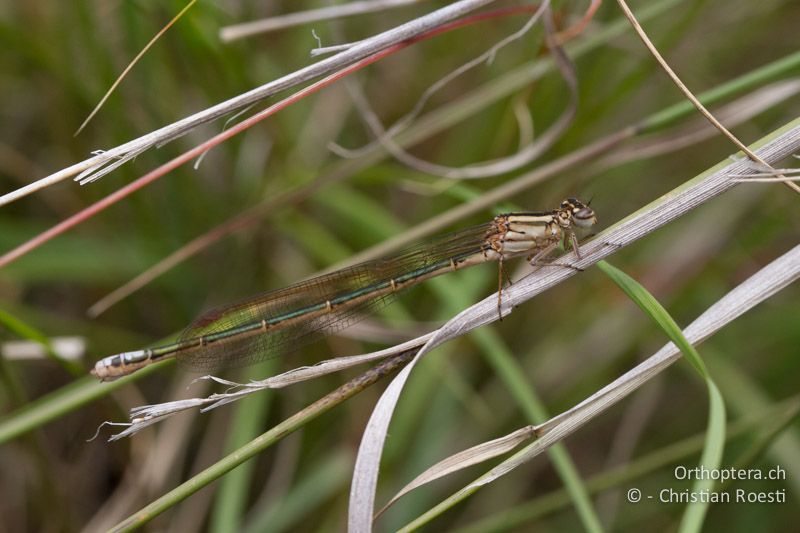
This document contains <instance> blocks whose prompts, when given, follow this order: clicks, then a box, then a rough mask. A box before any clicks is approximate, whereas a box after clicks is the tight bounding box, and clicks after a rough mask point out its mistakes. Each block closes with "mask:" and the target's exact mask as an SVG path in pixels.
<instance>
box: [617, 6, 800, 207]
mask: <svg viewBox="0 0 800 533" xmlns="http://www.w3.org/2000/svg"><path fill="white" fill-rule="evenodd" d="M617 3H619V6H620V7H621V8H622V11H623V13H625V16H626V17H627V18H628V20H629V21H630V22H631V24H632V25H633V28H634V29H635V30H636V33H637V34H638V35H639V38H641V40H642V42H643V43H644V44H645V46H646V47H647V49H648V50H649V51H650V53H651V54H653V57H654V58H655V59H656V61H658V64H659V65H660V66H661V68H662V69H664V72H666V73H667V75H669V77H670V78H671V79H672V81H673V82H674V83H675V85H677V86H678V88H679V89H680V90H681V92H682V93H683V94H684V95H685V96H686V98H688V99H689V101H691V102H692V105H694V106H695V107H696V108H697V110H698V111H700V113H702V115H703V116H704V117H706V119H708V121H709V122H711V124H713V125H714V127H715V128H717V129H718V130H719V131H720V132H721V133H722V134H723V135H725V137H727V138H728V139H729V140H730V141H731V142H732V143H733V144H734V145H736V147H737V148H738V149H739V150H741V151H742V152H744V153H745V154H746V155H747V157H749V158H750V159H752V160H753V161H755V162H757V163H761V164H764V165H766V164H767V163H766V161H764V160H763V159H761V158H759V157H758V155H757V154H755V153H754V152H752V151H750V149H749V148H747V146H746V145H745V144H744V143H742V141H740V140H739V139H738V138H737V137H736V136H735V135H734V134H733V133H731V132H730V131H729V130H728V129H727V128H726V127H725V126H723V125H722V123H720V122H719V120H717V119H716V117H714V115H712V114H711V112H709V111H708V109H706V106H704V105H703V104H702V103H700V100H698V99H697V97H696V96H695V95H694V94H693V93H692V91H690V90H689V88H688V87H687V86H686V85H685V84H684V83H683V81H681V79H680V78H679V77H678V75H677V74H676V73H675V71H674V70H672V67H670V66H669V64H668V63H667V62H666V61H665V60H664V58H663V57H662V56H661V54H660V53H659V51H658V49H657V48H656V47H655V45H654V44H653V42H652V41H651V40H650V38H649V37H648V36H647V33H645V31H644V29H643V28H642V26H641V24H639V21H638V20H636V17H635V16H634V15H633V12H632V11H631V10H630V8H629V7H628V5H627V4H626V3H625V0H617ZM784 183H785V184H786V186H787V187H789V188H790V189H792V190H793V191H795V192H796V193H800V186H798V185H796V184H794V183H792V182H790V181H785V182H784Z"/></svg>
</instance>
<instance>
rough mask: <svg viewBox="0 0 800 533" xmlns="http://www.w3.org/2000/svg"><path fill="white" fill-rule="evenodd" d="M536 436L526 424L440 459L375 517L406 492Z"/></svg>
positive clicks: (531, 427)
mask: <svg viewBox="0 0 800 533" xmlns="http://www.w3.org/2000/svg"><path fill="white" fill-rule="evenodd" d="M534 436H536V431H535V429H534V427H533V426H525V427H523V428H520V429H518V430H516V431H515V432H513V433H509V434H508V435H506V436H504V437H500V438H499V439H494V440H490V441H488V442H484V443H482V444H478V445H477V446H473V447H472V448H468V449H466V450H464V451H462V452H458V453H456V454H453V455H451V456H450V457H448V458H446V459H444V460H442V461H439V462H438V463H436V464H435V465H433V466H432V467H430V468H429V469H427V470H426V471H425V472H423V473H422V474H420V475H419V476H417V477H416V478H414V480H413V481H412V482H411V483H409V484H408V485H406V486H405V487H403V488H402V489H401V490H400V492H398V493H397V494H395V495H394V497H393V498H392V499H391V500H389V502H388V503H387V504H386V505H384V506H383V508H382V509H381V510H380V511H378V512H377V514H376V515H375V518H377V517H378V516H380V515H381V514H382V513H383V512H384V511H385V510H386V509H388V508H389V507H390V506H391V505H392V504H393V503H394V502H396V501H397V500H398V499H400V498H401V497H402V496H404V495H405V494H407V493H409V492H411V491H412V490H414V489H416V488H418V487H421V486H422V485H425V484H427V483H430V482H431V481H434V480H436V479H439V478H441V477H444V476H447V475H449V474H452V473H454V472H458V471H459V470H463V469H465V468H467V467H470V466H473V465H476V464H478V463H482V462H484V461H488V460H489V459H493V458H495V457H497V456H499V455H503V454H504V453H507V452H510V451H511V450H513V449H514V448H516V447H517V446H519V445H520V443H522V442H525V441H526V440H528V439H530V438H532V437H534Z"/></svg>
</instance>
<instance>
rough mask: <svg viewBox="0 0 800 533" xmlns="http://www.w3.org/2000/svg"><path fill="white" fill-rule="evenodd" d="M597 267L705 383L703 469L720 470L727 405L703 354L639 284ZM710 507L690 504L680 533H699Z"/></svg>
mask: <svg viewBox="0 0 800 533" xmlns="http://www.w3.org/2000/svg"><path fill="white" fill-rule="evenodd" d="M597 266H598V267H599V268H600V270H601V271H603V273H605V274H606V275H607V276H608V277H609V278H611V280H612V281H614V283H616V284H617V286H618V287H619V288H620V289H622V291H623V292H624V293H625V294H627V295H628V297H629V298H630V299H631V300H633V302H634V303H636V305H638V306H639V308H640V309H641V310H642V311H643V312H644V314H645V315H646V316H647V317H648V318H650V319H651V320H652V321H653V322H654V323H655V324H656V325H657V326H658V327H659V328H661V330H662V331H663V332H664V333H665V334H666V335H667V337H669V339H670V340H671V341H672V342H673V343H675V345H676V346H677V347H678V348H679V349H680V350H681V352H682V353H683V355H684V357H686V359H687V360H688V361H689V362H690V363H691V364H692V366H693V367H694V368H695V370H697V372H698V373H699V374H700V376H701V377H702V378H703V379H704V380H705V382H706V386H707V387H708V396H709V406H708V428H707V430H706V443H705V446H704V448H703V454H702V456H701V458H700V465H701V466H703V467H705V468H707V469H709V470H715V469H717V468H719V467H720V465H721V463H722V454H723V451H724V449H725V402H724V400H723V399H722V394H720V392H719V389H718V388H717V386H716V384H715V383H714V381H713V380H712V379H711V377H710V375H709V374H708V371H707V370H706V366H705V363H703V360H702V359H701V358H700V354H698V353H697V351H696V350H695V349H694V346H692V345H691V343H690V342H689V341H688V340H686V337H684V336H683V332H682V331H681V328H680V326H678V324H677V323H676V322H675V320H674V319H673V318H672V317H671V316H670V315H669V313H668V312H667V310H666V309H664V307H663V306H662V305H661V304H660V303H659V302H658V300H656V299H655V297H654V296H653V295H652V294H650V293H649V292H648V291H647V289H645V288H644V287H643V286H642V285H641V284H640V283H639V282H637V281H636V280H634V279H633V278H632V277H630V276H628V275H627V274H625V273H624V272H622V271H621V270H619V269H618V268H616V267H614V266H612V265H611V264H610V263H608V262H606V261H600V262H598V263H597ZM713 486H714V481H713V480H712V479H697V480H696V481H695V483H694V484H693V485H692V492H693V493H695V494H700V493H701V492H704V491H710V490H711V489H712V488H713ZM708 505H709V504H708V502H693V503H690V504H689V506H688V507H687V509H686V511H685V512H684V515H683V518H682V519H681V524H680V531H681V532H693V531H700V529H701V528H702V526H703V520H704V518H705V515H706V513H707V512H708Z"/></svg>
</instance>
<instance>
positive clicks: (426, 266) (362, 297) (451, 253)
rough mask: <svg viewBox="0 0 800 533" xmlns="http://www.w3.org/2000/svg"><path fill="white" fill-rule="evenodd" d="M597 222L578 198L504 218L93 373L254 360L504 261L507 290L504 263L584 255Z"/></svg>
mask: <svg viewBox="0 0 800 533" xmlns="http://www.w3.org/2000/svg"><path fill="white" fill-rule="evenodd" d="M596 222H597V218H596V217H595V213H594V211H593V210H592V209H591V208H590V207H589V206H588V205H586V204H584V203H583V202H581V201H580V200H577V199H575V198H568V199H566V200H564V201H563V202H561V205H560V206H559V208H558V209H554V210H553V211H542V212H523V213H508V214H505V215H498V216H496V217H494V219H493V220H492V221H491V222H488V223H486V224H482V225H480V226H475V227H472V228H468V229H464V230H461V231H458V232H456V233H453V234H450V235H446V236H444V237H440V238H439V239H437V240H434V241H432V242H428V243H426V244H424V245H421V246H417V247H415V248H411V249H409V250H406V251H405V252H403V253H401V254H400V255H398V256H396V257H392V258H389V259H379V260H376V261H367V262H365V263H360V264H358V265H355V266H352V267H349V268H345V269H342V270H339V271H336V272H333V273H331V274H325V275H323V276H319V277H316V278H312V279H309V280H307V281H303V282H300V283H297V284H295V285H291V286H289V287H286V288H285V289H279V290H276V291H270V292H265V293H262V294H259V295H256V296H253V297H251V298H248V299H246V300H244V301H241V302H238V303H235V304H232V305H228V306H224V307H220V308H217V309H214V310H212V311H210V312H208V313H206V314H204V315H202V316H201V317H199V318H198V319H196V320H195V321H194V322H193V323H192V324H191V325H190V326H189V327H188V328H187V329H186V330H185V331H184V332H183V334H182V335H181V336H180V338H179V340H178V341H177V342H175V343H172V344H168V345H164V346H159V347H156V348H146V349H144V350H137V351H134V352H125V353H121V354H117V355H112V356H109V357H106V358H105V359H102V360H100V361H98V362H97V364H96V365H95V367H94V369H93V370H92V373H93V374H94V375H95V376H97V377H98V378H100V379H101V380H104V381H107V380H112V379H116V378H118V377H121V376H124V375H127V374H130V373H132V372H134V371H136V370H138V369H140V368H142V367H145V366H147V365H149V364H151V363H155V362H158V361H162V360H164V359H168V358H171V357H175V358H177V359H178V361H179V362H182V363H185V364H187V365H188V366H189V367H192V368H194V369H197V370H201V371H209V370H214V369H220V368H228V367H235V366H244V365H248V364H253V363H255V362H257V361H260V360H263V359H266V358H268V357H271V356H273V355H277V354H279V353H285V352H288V351H292V350H296V349H297V348H299V347H301V346H303V345H305V344H308V343H309V342H312V341H314V340H317V339H319V338H321V337H323V336H325V335H329V334H331V333H334V332H336V331H340V330H342V329H344V328H346V327H348V326H350V325H352V324H354V323H355V322H357V321H359V320H360V319H361V318H362V317H363V316H364V315H365V313H366V312H367V311H375V310H376V309H378V308H380V307H382V306H384V305H386V304H387V303H389V302H390V301H391V300H392V299H393V297H394V296H395V294H397V293H398V292H399V291H401V290H403V289H406V288H408V287H411V286H412V285H416V284H417V283H420V282H421V281H424V280H426V279H429V278H432V277H434V276H438V275H440V274H444V273H446V272H452V271H454V270H459V269H462V268H465V267H468V266H471V265H476V264H478V263H484V262H487V261H499V262H500V276H499V279H500V285H501V288H502V279H503V277H502V266H503V261H505V260H506V259H510V258H512V257H517V256H522V255H525V256H527V258H528V260H529V261H530V262H531V263H532V264H539V263H541V261H542V259H544V258H546V257H547V256H548V255H550V254H551V253H552V252H553V250H554V249H555V248H556V246H558V244H559V243H561V242H564V245H565V246H566V244H567V242H569V243H570V244H571V245H572V247H573V249H574V250H575V252H576V253H579V252H578V239H577V236H576V234H575V230H576V228H589V227H591V226H592V225H593V224H595V223H596ZM579 257H580V256H579ZM501 294H502V292H501ZM498 305H499V302H498Z"/></svg>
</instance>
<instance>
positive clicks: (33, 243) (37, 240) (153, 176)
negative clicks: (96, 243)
mask: <svg viewBox="0 0 800 533" xmlns="http://www.w3.org/2000/svg"><path fill="white" fill-rule="evenodd" d="M534 10H535V8H534V7H533V6H521V7H512V8H505V9H497V10H494V11H487V12H485V13H479V14H476V15H472V16H469V17H464V18H462V19H459V20H455V21H453V22H449V23H447V24H443V25H441V26H439V27H438V28H435V29H433V30H430V31H428V32H426V33H423V34H421V35H418V36H416V37H414V38H412V39H409V40H407V41H404V42H402V43H397V44H395V45H393V46H390V47H389V48H386V49H385V50H381V51H380V52H377V53H375V54H373V55H371V56H369V57H365V58H364V59H361V60H360V61H356V62H355V63H353V64H352V65H349V66H347V67H345V68H343V69H342V70H340V71H338V72H335V73H333V74H330V75H329V76H326V77H325V78H323V79H321V80H319V81H317V82H314V83H312V84H311V85H309V86H307V87H304V88H303V89H300V90H299V91H297V92H296V93H294V94H292V95H291V96H289V97H287V98H285V99H283V100H281V101H280V102H277V103H276V104H273V105H271V106H269V107H268V108H266V109H264V110H263V111H260V112H258V113H256V114H255V115H253V116H251V117H248V118H247V119H245V120H243V121H241V122H239V123H238V124H236V125H235V126H233V127H231V128H230V129H227V130H225V131H223V132H222V133H219V134H218V135H215V136H214V137H212V138H210V139H209V140H207V141H205V142H204V143H202V144H199V145H198V146H195V147H194V148H192V149H191V150H189V151H187V152H184V153H183V154H181V155H179V156H178V157H176V158H174V159H172V160H171V161H168V162H167V163H164V164H163V165H161V166H160V167H157V168H155V169H154V170H151V171H150V172H148V173H147V174H145V175H144V176H142V177H140V178H138V179H136V180H135V181H132V182H131V183H129V184H128V185H126V186H124V187H122V188H121V189H118V190H117V191H115V192H113V193H111V194H109V195H108V196H106V197H105V198H103V199H102V200H99V201H97V202H95V203H94V204H92V205H90V206H89V207H87V208H86V209H83V210H82V211H79V212H77V213H75V214H74V215H72V216H71V217H69V218H67V219H65V220H63V221H61V222H60V223H58V224H56V225H55V226H53V227H52V228H50V229H48V230H47V231H44V232H42V233H40V234H39V235H37V236H36V237H34V238H32V239H30V240H29V241H27V242H25V243H23V244H21V245H20V246H18V247H16V248H14V249H13V250H10V251H9V252H6V253H5V254H4V255H3V256H2V257H0V268H2V267H5V266H7V265H9V264H10V263H12V262H14V261H16V260H17V259H19V258H20V257H22V256H23V255H25V254H27V253H28V252H30V251H31V250H34V249H36V248H38V247H39V246H41V245H42V244H44V243H46V242H47V241H49V240H50V239H52V238H54V237H57V236H58V235H61V234H62V233H64V232H65V231H67V230H68V229H70V228H72V227H74V226H76V225H78V224H80V223H81V222H83V221H85V220H87V219H89V218H91V217H93V216H94V215H96V214H97V213H99V212H100V211H102V210H104V209H106V208H107V207H110V206H112V205H113V204H115V203H116V202H118V201H120V200H122V199H124V198H125V197H127V196H128V195H130V194H132V193H134V192H136V191H138V190H139V189H141V188H143V187H145V186H147V185H149V184H150V183H152V182H154V181H156V180H157V179H159V178H161V177H162V176H164V175H165V174H167V173H168V172H170V171H171V170H174V169H176V168H178V167H180V166H182V165H184V164H185V163H188V162H189V161H191V160H192V159H194V158H195V157H199V156H200V155H202V154H203V153H204V152H206V151H208V150H210V149H211V148H213V147H215V146H217V145H218V144H220V143H222V142H223V141H226V140H228V139H230V138H231V137H233V136H234V135H237V134H238V133H240V132H242V131H244V130H246V129H248V128H250V127H252V126H255V125H256V124H258V123H259V122H261V121H262V120H264V119H265V118H267V117H269V116H271V115H273V114H275V113H277V112H278V111H280V110H281V109H283V108H285V107H288V106H289V105H291V104H293V103H295V102H297V101H299V100H301V99H302V98H304V97H306V96H308V95H310V94H313V93H315V92H317V91H319V90H320V89H323V88H325V87H327V86H328V85H330V84H331V83H333V82H335V81H338V80H339V79H341V78H343V77H345V76H347V75H348V74H351V73H353V72H356V71H358V70H361V69H362V68H364V67H366V66H368V65H370V64H372V63H375V62H376V61H379V60H381V59H383V58H384V57H386V56H388V55H391V54H393V53H395V52H398V51H400V50H402V49H404V48H406V47H407V46H410V45H412V44H415V43H417V42H419V41H422V40H425V39H429V38H431V37H434V36H436V35H439V34H440V33H444V32H446V31H450V30H453V29H456V28H460V27H463V26H466V25H468V24H473V23H475V22H480V21H483V20H487V19H493V18H498V17H504V16H509V15H517V14H521V13H529V12H532V11H534Z"/></svg>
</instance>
